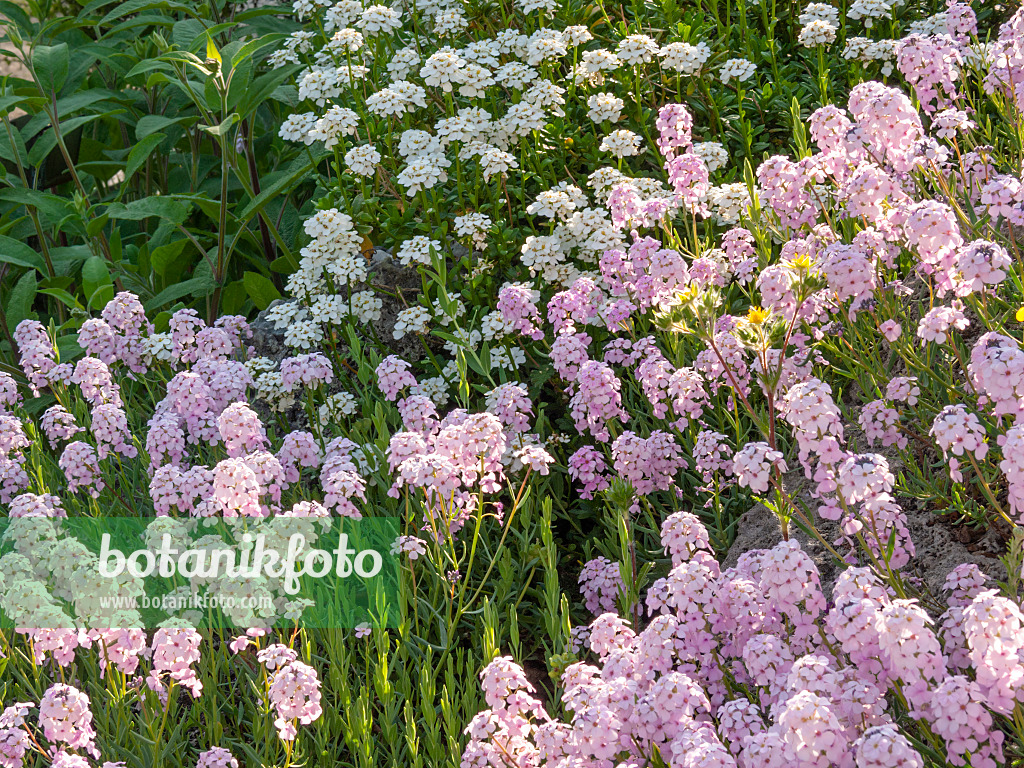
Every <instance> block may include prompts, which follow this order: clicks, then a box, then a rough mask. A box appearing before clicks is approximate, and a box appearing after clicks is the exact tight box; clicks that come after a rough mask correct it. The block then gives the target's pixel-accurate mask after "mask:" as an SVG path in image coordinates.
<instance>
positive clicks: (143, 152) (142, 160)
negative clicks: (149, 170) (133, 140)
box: [124, 133, 166, 183]
mask: <svg viewBox="0 0 1024 768" xmlns="http://www.w3.org/2000/svg"><path fill="white" fill-rule="evenodd" d="M165 138H166V137H165V136H164V135H163V134H162V133H151V134H149V135H148V136H147V137H146V138H144V139H143V140H142V141H140V142H139V143H138V144H136V145H135V146H134V147H132V151H131V152H129V153H128V162H127V163H126V164H125V169H124V180H125V183H127V182H128V179H130V178H131V177H132V176H134V175H135V172H136V171H137V170H139V169H140V168H141V167H142V166H143V165H145V164H146V160H147V159H148V158H149V156H150V155H151V154H153V150H154V149H156V148H157V147H159V146H160V142H161V141H163V140H164V139H165Z"/></svg>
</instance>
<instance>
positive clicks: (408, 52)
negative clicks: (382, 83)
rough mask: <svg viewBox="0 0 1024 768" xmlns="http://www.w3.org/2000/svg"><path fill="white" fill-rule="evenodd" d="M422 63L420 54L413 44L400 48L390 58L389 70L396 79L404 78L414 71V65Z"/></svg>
mask: <svg viewBox="0 0 1024 768" xmlns="http://www.w3.org/2000/svg"><path fill="white" fill-rule="evenodd" d="M419 63H420V55H419V54H418V53H417V52H416V47H415V46H413V45H409V46H406V47H405V48H399V49H398V50H397V51H395V53H394V55H393V56H392V57H391V58H390V59H389V60H388V65H387V66H388V72H389V73H390V75H391V77H392V78H394V79H395V80H404V79H405V77H406V75H408V74H409V73H410V72H412V70H413V67H415V66H416V65H417V64H419Z"/></svg>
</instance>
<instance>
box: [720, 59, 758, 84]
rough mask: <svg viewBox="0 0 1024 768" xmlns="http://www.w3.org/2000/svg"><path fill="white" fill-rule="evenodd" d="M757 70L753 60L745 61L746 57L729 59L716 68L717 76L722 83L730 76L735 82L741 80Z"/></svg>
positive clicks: (726, 81) (729, 78) (727, 80)
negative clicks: (719, 67)
mask: <svg viewBox="0 0 1024 768" xmlns="http://www.w3.org/2000/svg"><path fill="white" fill-rule="evenodd" d="M756 71H757V67H756V66H754V62H752V61H747V60H746V59H729V60H728V61H727V62H725V64H723V65H722V68H721V69H720V70H718V74H719V76H720V77H721V78H722V82H723V83H728V82H729V81H730V80H731V79H732V78H734V77H735V78H736V81H737V82H743V81H744V80H747V79H749V78H750V76H751V75H752V74H754V73H755V72H756Z"/></svg>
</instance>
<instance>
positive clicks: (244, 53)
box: [231, 33, 285, 69]
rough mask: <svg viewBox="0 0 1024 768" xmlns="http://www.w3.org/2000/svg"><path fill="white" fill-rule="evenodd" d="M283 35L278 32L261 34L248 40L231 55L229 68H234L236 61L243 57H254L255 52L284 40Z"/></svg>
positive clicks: (236, 64)
mask: <svg viewBox="0 0 1024 768" xmlns="http://www.w3.org/2000/svg"><path fill="white" fill-rule="evenodd" d="M284 38H285V35H282V34H280V33H277V34H270V35H263V36H262V37H257V38H256V39H255V40H250V41H249V42H247V43H246V44H245V45H243V46H242V47H241V48H239V49H238V50H237V51H235V53H234V55H233V56H232V57H231V68H232V69H234V68H235V67H237V66H238V63H239V62H240V61H242V60H243V59H250V58H251V59H255V58H256V54H257V53H259V52H260V51H262V50H263V49H264V48H269V47H270V46H272V45H276V44H277V43H279V42H280V41H281V40H284Z"/></svg>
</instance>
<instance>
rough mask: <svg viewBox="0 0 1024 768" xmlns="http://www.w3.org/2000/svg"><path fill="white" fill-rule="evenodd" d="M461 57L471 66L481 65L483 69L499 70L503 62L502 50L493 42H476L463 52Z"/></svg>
mask: <svg viewBox="0 0 1024 768" xmlns="http://www.w3.org/2000/svg"><path fill="white" fill-rule="evenodd" d="M459 55H460V56H461V57H462V58H463V59H465V60H466V61H467V62H469V63H471V64H479V65H480V66H481V67H489V68H491V69H497V68H498V67H499V66H500V64H501V62H500V61H499V59H498V57H499V56H501V48H500V46H498V44H497V43H496V42H494V41H493V40H476V41H474V42H472V43H470V44H469V45H467V46H466V47H465V48H463V49H462V50H461V51H459Z"/></svg>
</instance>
